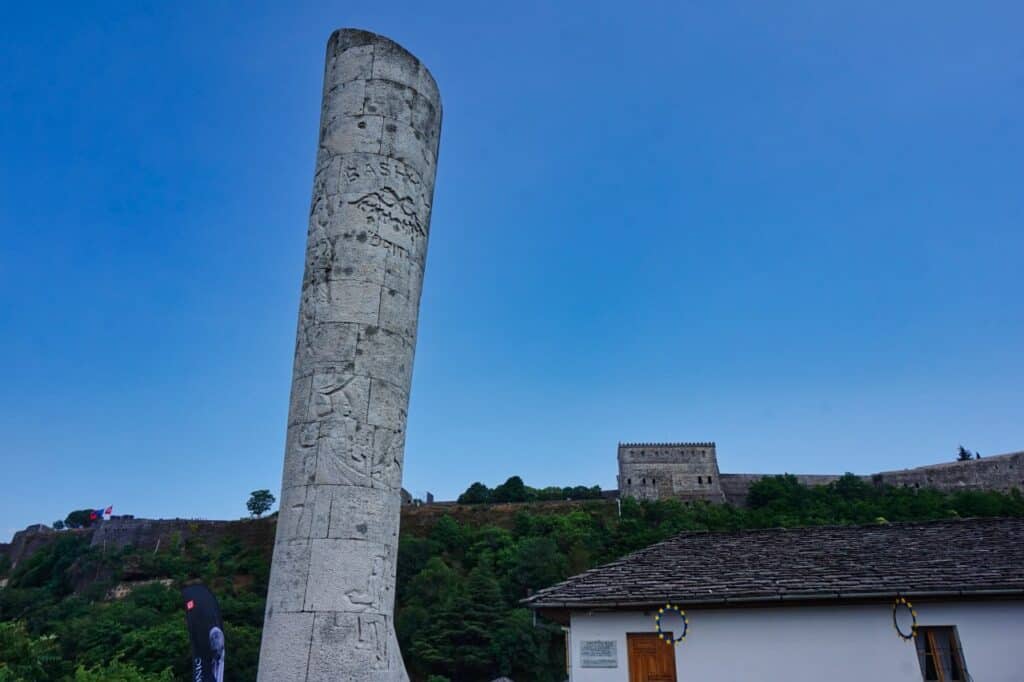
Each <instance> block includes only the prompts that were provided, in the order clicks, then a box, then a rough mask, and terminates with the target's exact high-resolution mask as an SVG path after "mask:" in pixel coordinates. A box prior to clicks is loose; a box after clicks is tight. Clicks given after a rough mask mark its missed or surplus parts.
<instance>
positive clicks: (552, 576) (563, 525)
mask: <svg viewBox="0 0 1024 682" xmlns="http://www.w3.org/2000/svg"><path fill="white" fill-rule="evenodd" d="M748 503H749V506H748V507H746V508H739V507H734V506H731V505H728V504H720V505H713V504H706V503H695V504H691V505H684V504H682V503H680V502H678V501H673V500H669V501H657V502H637V501H635V500H632V499H626V500H622V501H621V516H620V514H619V505H618V501H616V500H605V499H593V500H580V501H549V502H532V503H501V504H473V505H466V504H462V505H460V504H434V505H422V506H411V505H410V506H406V507H404V508H403V510H402V533H401V538H400V547H399V561H398V585H397V596H396V626H397V630H398V633H399V641H400V644H401V646H402V652H403V656H404V657H405V660H406V663H407V666H408V668H409V670H410V674H411V675H412V679H413V680H415V681H416V682H424V681H426V680H430V681H431V682H439V681H440V680H445V679H449V678H450V679H459V680H490V679H493V678H495V677H498V676H500V675H507V676H509V677H512V678H513V679H517V680H532V681H536V682H546V681H551V682H553V681H555V680H561V679H563V678H564V668H563V666H564V640H563V635H562V632H561V630H560V628H559V627H557V626H556V625H554V624H548V623H545V622H543V621H541V622H539V623H537V624H534V622H533V617H532V614H530V613H529V612H528V611H526V610H525V609H522V608H521V607H520V600H521V599H523V598H524V597H526V596H528V595H529V594H530V593H531V592H533V591H535V590H538V589H541V588H544V587H547V586H550V585H552V584H554V583H555V582H557V581H559V580H562V579H564V578H565V577H567V576H569V575H574V574H576V573H579V572H581V571H584V570H587V569H589V568H591V567H594V566H596V565H599V564H602V563H606V562H608V561H611V560H613V559H615V558H618V557H620V556H622V555H624V554H626V553H628V552H631V551H633V550H636V549H640V548H642V547H645V546H647V545H650V544H652V543H654V542H656V541H659V540H662V539H665V538H667V537H670V536H671V535H673V534H675V533H678V532H680V531H683V530H698V529H706V530H724V529H730V530H733V529H742V528H765V527H777V526H789V527H793V526H802V525H821V524H847V523H886V522H889V521H913V520H924V519H937V518H947V519H948V518H952V519H955V518H958V517H969V516H1018V517H1020V516H1024V499H1022V498H1021V495H1020V494H1019V493H1018V492H1017V491H1016V490H1013V491H1011V492H1010V493H998V492H963V493H943V492H939V491H934V490H925V489H922V490H914V489H903V488H890V487H883V488H878V487H876V486H873V485H871V484H868V483H865V482H864V481H862V480H861V479H859V478H857V477H855V476H846V477H842V478H840V479H839V480H837V481H835V482H833V483H830V484H829V485H827V486H822V487H817V488H808V487H805V486H803V485H801V484H800V483H799V482H798V481H797V480H796V478H795V477H777V478H770V479H765V480H763V481H760V482H757V483H755V484H754V485H753V486H752V487H751V494H750V498H749V500H748ZM275 523H276V519H275V518H274V517H273V516H271V517H268V518H264V519H252V520H249V519H247V520H240V521H198V520H186V519H167V520H148V519H132V518H116V519H112V520H110V521H107V522H103V523H102V524H100V525H98V526H96V527H94V528H88V529H82V530H72V531H62V532H55V531H53V530H51V529H49V528H46V527H45V526H35V527H31V528H29V529H26V530H25V531H22V532H19V533H18V534H17V535H16V536H15V538H14V541H13V542H12V543H10V544H8V545H3V546H0V581H2V584H4V585H5V587H4V588H3V589H0V661H4V663H3V664H2V665H0V680H11V679H15V680H17V679H28V680H33V681H35V680H72V679H73V680H76V681H79V682H81V681H85V682H88V681H89V680H96V682H99V681H100V680H103V682H128V681H129V680H130V681H132V682H152V681H153V680H170V679H185V678H186V675H187V672H188V667H189V661H188V643H187V641H186V637H185V629H184V621H183V616H182V612H181V610H180V604H179V599H178V590H179V588H180V587H181V586H182V585H184V584H187V583H189V582H193V581H202V582H204V583H206V584H207V585H209V586H210V587H211V589H212V590H213V591H214V592H215V593H216V594H217V596H218V599H219V600H220V603H221V607H222V610H223V612H224V619H225V631H226V635H227V639H228V642H229V650H230V652H231V654H230V658H229V660H230V661H231V675H232V679H234V680H243V681H244V680H253V679H255V670H256V660H257V656H258V651H259V642H260V629H261V626H262V621H263V607H264V598H265V594H266V587H267V579H268V576H269V566H270V556H271V552H272V547H273V538H274V530H275ZM2 666H6V668H5V667H2ZM76 668H79V669H80V670H79V671H78V672H76ZM5 671H7V672H5ZM11 671H13V672H11ZM8 673H9V674H8ZM5 675H8V676H6V677H5ZM12 675H13V676H12Z"/></svg>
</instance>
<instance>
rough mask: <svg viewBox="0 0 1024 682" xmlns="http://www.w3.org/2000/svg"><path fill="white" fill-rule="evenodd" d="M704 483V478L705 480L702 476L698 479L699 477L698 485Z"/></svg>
mask: <svg viewBox="0 0 1024 682" xmlns="http://www.w3.org/2000/svg"><path fill="white" fill-rule="evenodd" d="M703 482H704V478H703V477H702V476H698V477H697V485H700V484H702V483H703Z"/></svg>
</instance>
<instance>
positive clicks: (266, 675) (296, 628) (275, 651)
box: [259, 605, 341, 682]
mask: <svg viewBox="0 0 1024 682" xmlns="http://www.w3.org/2000/svg"><path fill="white" fill-rule="evenodd" d="M313 619H314V614H312V613H303V612H300V613H283V612H276V611H271V609H270V608H269V605H268V608H267V616H266V618H265V619H264V620H263V643H262V645H261V646H260V671H259V679H261V680H274V681H275V682H306V680H308V679H314V678H308V677H306V673H307V670H308V668H309V642H310V640H311V639H312V637H313ZM319 679H327V678H319ZM335 679H341V678H335Z"/></svg>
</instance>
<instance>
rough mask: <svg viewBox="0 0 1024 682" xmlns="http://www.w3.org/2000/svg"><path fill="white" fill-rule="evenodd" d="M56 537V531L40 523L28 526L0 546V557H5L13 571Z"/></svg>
mask: <svg viewBox="0 0 1024 682" xmlns="http://www.w3.org/2000/svg"><path fill="white" fill-rule="evenodd" d="M71 532H76V531H71ZM56 535H57V531H55V530H53V529H52V528H50V527H49V526H46V525H43V524H41V523H38V524H36V525H34V526H29V527H28V528H26V529H25V530H19V531H18V532H17V533H15V534H14V537H13V538H11V541H10V543H3V544H0V556H6V557H7V559H8V560H9V561H10V562H11V568H12V569H13V568H15V567H16V566H17V565H18V563H19V562H21V561H23V560H24V559H25V558H26V557H29V556H32V554H34V553H35V552H36V550H38V549H39V548H40V547H45V546H46V545H48V544H49V543H50V542H52V541H53V538H54V537H56Z"/></svg>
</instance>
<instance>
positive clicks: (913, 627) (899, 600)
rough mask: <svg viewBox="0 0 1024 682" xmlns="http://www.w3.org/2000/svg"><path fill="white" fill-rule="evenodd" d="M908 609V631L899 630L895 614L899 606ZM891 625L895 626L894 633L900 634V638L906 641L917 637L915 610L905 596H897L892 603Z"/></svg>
mask: <svg viewBox="0 0 1024 682" xmlns="http://www.w3.org/2000/svg"><path fill="white" fill-rule="evenodd" d="M901 606H902V607H903V608H905V609H906V610H907V611H910V619H911V622H910V633H909V634H908V633H906V632H903V630H900V624H899V622H898V621H897V620H896V614H897V612H898V611H899V610H900V607H901ZM892 626H893V627H894V628H896V634H897V635H899V636H900V639H902V640H904V641H907V640H911V639H914V638H915V637H917V611H915V610H914V605H913V604H911V603H910V602H909V601H907V598H906V597H897V598H896V601H894V602H893V604H892Z"/></svg>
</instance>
